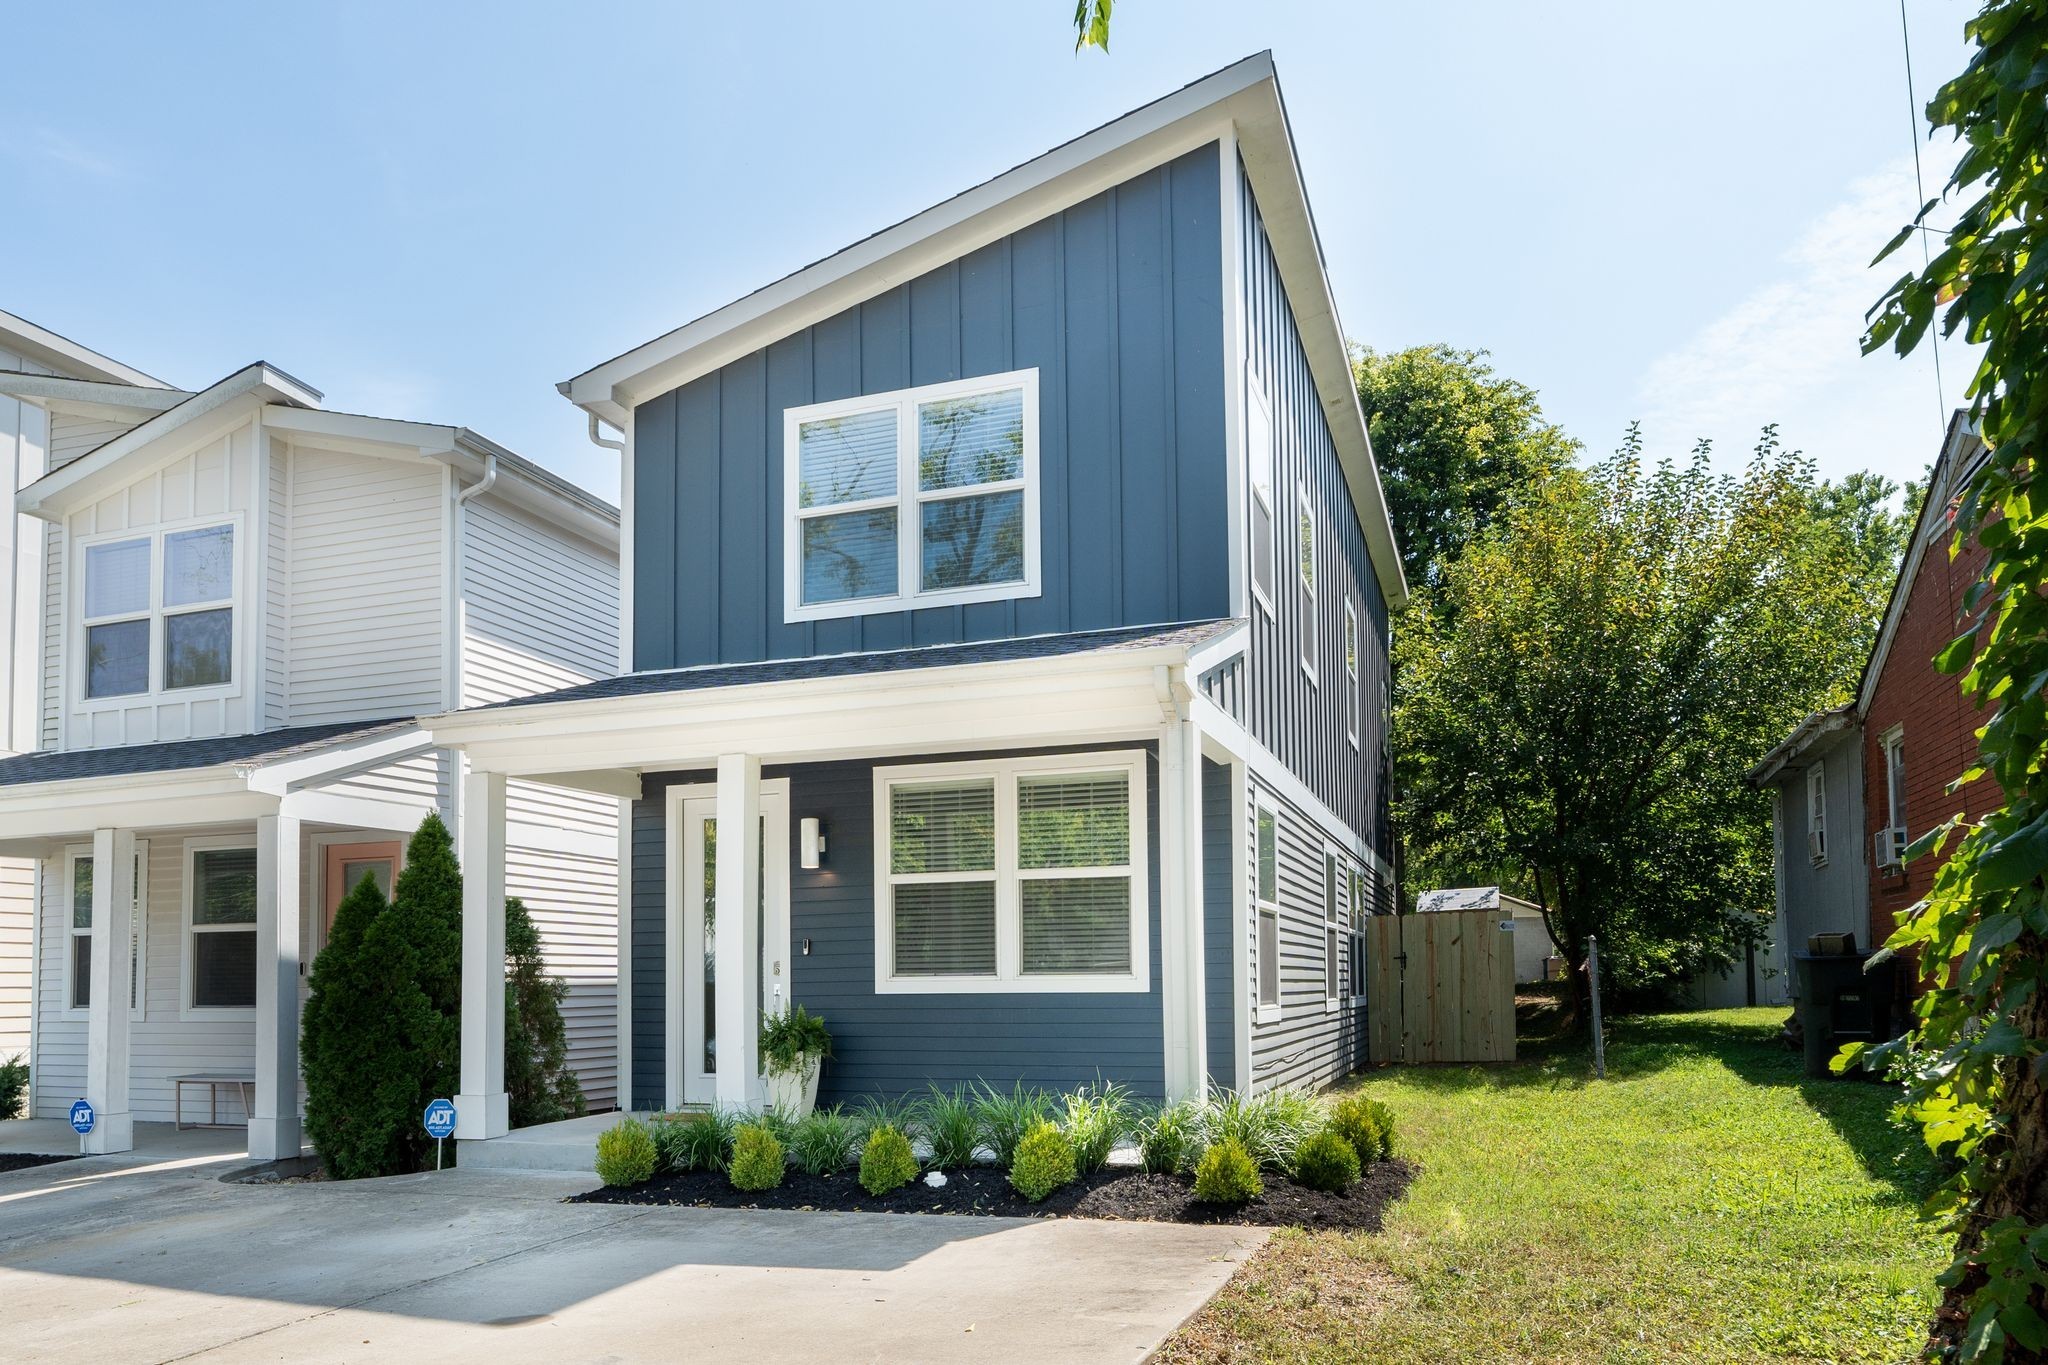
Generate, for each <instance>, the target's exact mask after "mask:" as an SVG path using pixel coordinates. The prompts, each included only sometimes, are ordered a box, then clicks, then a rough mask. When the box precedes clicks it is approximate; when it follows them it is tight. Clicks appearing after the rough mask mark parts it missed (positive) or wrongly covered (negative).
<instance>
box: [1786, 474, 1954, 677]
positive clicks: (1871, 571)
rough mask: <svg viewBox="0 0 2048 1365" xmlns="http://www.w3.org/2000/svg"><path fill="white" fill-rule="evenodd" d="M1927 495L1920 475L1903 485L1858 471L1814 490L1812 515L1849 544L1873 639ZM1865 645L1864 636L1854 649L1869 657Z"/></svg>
mask: <svg viewBox="0 0 2048 1365" xmlns="http://www.w3.org/2000/svg"><path fill="white" fill-rule="evenodd" d="M1901 493H1903V494H1904V496H1903V497H1901V496H1900V494H1901ZM1926 496H1927V483H1926V481H1925V480H1924V479H1923V480H1921V481H1919V482H1917V483H1915V482H1910V481H1909V482H1908V483H1906V484H1905V486H1904V487H1903V489H1902V488H1901V486H1900V485H1898V484H1895V483H1893V482H1892V481H1891V480H1890V479H1887V478H1886V477H1884V475H1882V474H1874V473H1872V472H1870V471H1869V470H1862V469H1859V470H1857V471H1855V472H1853V473H1850V474H1845V475H1843V476H1842V478H1841V479H1839V480H1833V479H1831V480H1828V481H1827V482H1825V483H1822V484H1821V485H1820V486H1819V487H1818V488H1816V489H1815V490H1814V496H1813V511H1814V515H1815V516H1816V517H1819V518H1820V519H1821V520H1822V521H1825V522H1829V523H1832V524H1833V525H1834V526H1835V527H1836V529H1837V530H1838V531H1839V532H1840V534H1841V535H1842V536H1843V537H1844V539H1845V540H1846V541H1847V542H1848V546H1849V551H1850V563H1851V565H1852V567H1853V568H1854V571H1855V574H1856V580H1857V584H1858V587H1859V590H1860V591H1861V592H1863V594H1864V595H1865V597H1866V599H1867V601H1868V603H1869V608H1870V610H1869V613H1868V615H1869V629H1870V630H1871V632H1872V638H1874V637H1875V631H1876V629H1877V626H1878V624H1879V622H1880V621H1881V620H1882V618H1883V615H1884V607H1885V603H1886V601H1887V600H1888V599H1889V598H1890V596H1891V590H1892V583H1893V580H1894V579H1895V578H1896V577H1897V576H1898V572H1899V563H1900V561H1901V560H1902V559H1904V557H1905V553H1906V545H1907V542H1909V541H1910V540H1911V539H1912V538H1913V523H1914V521H1915V520H1917V519H1918V517H1919V516H1920V503H1921V500H1922V499H1923V498H1925V497H1926ZM1868 646H1869V640H1866V641H1865V642H1864V646H1863V647H1862V648H1860V649H1858V651H1857V653H1859V654H1862V655H1868V653H1869V647H1868Z"/></svg>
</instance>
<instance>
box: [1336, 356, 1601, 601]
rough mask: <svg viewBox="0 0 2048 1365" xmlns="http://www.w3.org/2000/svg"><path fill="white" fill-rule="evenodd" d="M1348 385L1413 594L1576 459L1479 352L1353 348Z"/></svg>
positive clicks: (1574, 445) (1518, 386)
mask: <svg viewBox="0 0 2048 1365" xmlns="http://www.w3.org/2000/svg"><path fill="white" fill-rule="evenodd" d="M1352 377H1353V379H1354V380H1355V381H1356V383H1357V385H1358V401H1359V404H1360V405H1361V406H1362V407H1363V408H1364V410H1365V416H1366V424H1367V428H1368V430H1369V431H1370V433H1371V436H1372V452H1373V458H1374V460H1375V462H1376V463H1377V464H1378V465H1379V470H1380V481H1381V483H1382V484H1383V485H1384V486H1385V488H1386V493H1387V511H1388V513H1389V515H1390V516H1391V517H1392V518H1393V522H1394V535H1395V538H1396V539H1397V540H1398V541H1399V543H1400V546H1401V567H1402V569H1403V570H1405V571H1406V573H1407V575H1408V581H1409V583H1410V584H1411V585H1413V586H1414V587H1415V588H1417V589H1423V588H1426V587H1428V586H1429V585H1430V584H1431V583H1433V582H1434V581H1436V579H1437V577H1438V576H1439V574H1440V573H1441V572H1442V570H1443V567H1444V566H1445V565H1447V564H1449V563H1450V561H1451V560H1453V559H1455V558H1456V557H1457V553H1458V550H1459V547H1461V546H1462V545H1463V544H1464V543H1465V542H1466V541H1467V540H1469V539H1470V538H1471V537H1472V536H1473V535H1475V534H1476V533H1478V532H1479V531H1482V530H1484V529H1486V528H1487V527H1488V526H1490V525H1492V524H1493V523H1494V521H1495V520H1497V519H1498V518H1499V517H1500V515H1501V514H1502V513H1503V512H1504V511H1506V510H1507V509H1508V508H1510V507H1512V506H1514V505H1515V503H1516V502H1517V500H1519V499H1521V498H1524V497H1526V496H1528V495H1529V493H1530V492H1531V491H1532V490H1534V489H1535V488H1537V487H1538V486H1539V485H1540V484H1542V482H1543V481H1544V480H1545V479H1547V478H1549V477H1550V476H1551V475H1552V474H1554V473H1556V472H1557V471H1558V470H1560V469H1563V468H1566V467H1567V466H1569V465H1570V464H1571V462H1572V461H1573V459H1574V458H1576V457H1577V455H1578V453H1579V443H1578V442H1577V441H1575V440H1573V439H1572V438H1571V437H1569V436H1567V435H1565V433H1564V431H1563V429H1561V428H1560V427H1558V426H1556V425H1554V424H1553V423H1551V422H1548V421H1545V420H1544V417H1543V408H1542V405H1541V404H1540V403H1538V402H1537V399H1536V391H1535V390H1534V389H1532V388H1530V387H1529V386H1528V385H1526V384H1522V383H1519V382H1517V381H1516V380H1513V379H1510V378H1508V377H1506V376H1505V375H1501V374H1497V373H1495V372H1494V369H1493V367H1492V366H1491V365H1490V364H1488V363H1487V353H1486V352H1485V351H1460V350H1455V349H1453V348H1452V347H1449V346H1445V345H1442V344H1437V345H1433V346H1412V347H1410V348H1409V349H1407V350H1405V351H1392V352H1387V353H1385V354H1382V353H1380V352H1377V351H1373V350H1370V349H1367V348H1360V349H1359V350H1357V351H1356V352H1355V354H1354V356H1353V359H1352Z"/></svg>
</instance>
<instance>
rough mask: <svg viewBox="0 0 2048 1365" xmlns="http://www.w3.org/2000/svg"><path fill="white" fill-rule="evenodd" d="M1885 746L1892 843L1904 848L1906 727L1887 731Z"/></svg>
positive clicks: (1887, 811) (1888, 814) (1883, 742)
mask: <svg viewBox="0 0 2048 1365" xmlns="http://www.w3.org/2000/svg"><path fill="white" fill-rule="evenodd" d="M1880 742H1881V743H1882V744H1883V746H1884V796H1885V810H1886V813H1887V818H1888V819H1889V821H1890V824H1889V826H1888V828H1889V829H1890V830H1891V832H1892V842H1893V843H1894V844H1896V845H1897V846H1898V847H1900V848H1904V847H1905V846H1906V844H1907V842H1908V839H1907V836H1906V731H1905V727H1903V726H1898V725H1894V726H1893V727H1892V728H1891V729H1889V730H1887V731H1885V734H1884V738H1883V740H1881V741H1880Z"/></svg>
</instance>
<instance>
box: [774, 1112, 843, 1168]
mask: <svg viewBox="0 0 2048 1365" xmlns="http://www.w3.org/2000/svg"><path fill="white" fill-rule="evenodd" d="M787 1146H788V1147H789V1159H790V1160H791V1161H794V1162H795V1163H796V1168H797V1169H798V1170H800V1171H802V1172H803V1173H804V1174H805V1175H832V1174H834V1173H835V1172H838V1171H843V1170H845V1169H846V1168H847V1167H848V1166H851V1165H852V1164H853V1154H854V1151H855V1149H857V1148H858V1147H859V1146H860V1129H859V1128H858V1127H857V1126H856V1125H855V1124H854V1121H853V1120H852V1119H851V1118H849V1117H848V1116H847V1115H846V1113H845V1112H844V1111H843V1110H840V1109H836V1108H834V1109H819V1110H815V1111H813V1112H812V1113H809V1114H806V1115H805V1116H804V1117H803V1118H801V1119H799V1120H797V1124H796V1127H795V1128H793V1129H791V1130H790V1134H789V1141H788V1143H787Z"/></svg>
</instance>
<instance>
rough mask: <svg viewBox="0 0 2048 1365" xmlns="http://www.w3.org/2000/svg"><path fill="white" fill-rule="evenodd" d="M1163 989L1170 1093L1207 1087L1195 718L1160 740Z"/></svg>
mask: <svg viewBox="0 0 2048 1365" xmlns="http://www.w3.org/2000/svg"><path fill="white" fill-rule="evenodd" d="M1159 782H1160V790H1159V826H1160V840H1159V845H1160V847H1159V872H1160V886H1159V972H1160V982H1159V996H1160V1002H1161V1008H1162V1009H1163V1011H1164V1014H1165V1020H1164V1022H1165V1034H1166V1097H1167V1099H1168V1100H1179V1099H1187V1098H1199V1097H1201V1096H1202V1095H1205V1094H1206V1093H1207V1092H1208V1084H1209V1060H1208V1057H1209V1048H1208V1042H1209V1035H1208V1020H1207V1017H1206V1013H1205V1010H1204V998H1205V996H1206V994H1207V992H1206V991H1205V990H1204V984H1205V981H1204V978H1205V973H1206V971H1207V965H1208V964H1207V963H1206V962H1205V961H1204V960H1203V946H1202V945H1203V933H1202V930H1203V905H1202V893H1203V889H1204V882H1205V879H1204V877H1203V875H1202V873H1203V868H1202V732H1201V728H1200V726H1199V725H1197V724H1196V722H1194V721H1193V720H1188V719H1176V720H1174V721H1171V722H1169V723H1168V724H1167V726H1166V727H1165V731H1164V733H1163V734H1162V735H1161V737H1160V746H1159Z"/></svg>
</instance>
